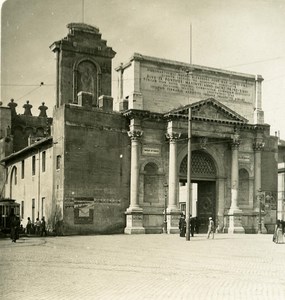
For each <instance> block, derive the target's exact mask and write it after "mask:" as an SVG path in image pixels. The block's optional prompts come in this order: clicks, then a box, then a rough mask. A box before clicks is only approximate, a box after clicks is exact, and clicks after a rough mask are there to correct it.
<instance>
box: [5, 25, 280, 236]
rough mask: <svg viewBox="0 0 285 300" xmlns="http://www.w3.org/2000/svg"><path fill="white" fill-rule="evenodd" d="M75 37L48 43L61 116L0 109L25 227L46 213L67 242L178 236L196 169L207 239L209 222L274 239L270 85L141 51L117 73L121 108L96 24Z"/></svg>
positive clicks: (10, 192)
mask: <svg viewBox="0 0 285 300" xmlns="http://www.w3.org/2000/svg"><path fill="white" fill-rule="evenodd" d="M68 29H69V33H68V35H67V37H65V38H64V39H62V40H60V41H57V42H55V43H53V44H52V45H51V50H52V51H53V52H54V53H55V54H56V64H57V68H56V99H55V107H54V109H53V117H52V118H48V117H47V116H46V115H44V113H43V111H46V109H47V107H46V106H45V105H44V104H43V105H42V107H41V108H40V116H38V117H34V116H31V114H30V113H29V112H30V111H31V108H29V107H25V108H24V109H25V111H24V114H23V115H18V114H17V113H16V106H15V105H16V104H15V103H14V102H13V101H12V102H10V104H9V106H8V107H4V106H1V107H0V114H1V117H2V116H3V118H1V119H0V129H1V140H0V145H1V147H0V149H1V150H0V151H1V153H0V155H1V167H2V171H3V172H2V182H4V186H3V193H2V195H4V196H6V197H11V198H14V199H17V201H18V202H19V203H21V207H22V219H23V223H24V222H25V220H26V219H27V217H31V218H32V220H35V218H36V217H39V218H41V217H42V216H45V218H46V220H47V224H48V226H49V228H50V230H55V229H57V228H58V227H59V226H60V230H61V231H63V233H64V234H87V233H122V232H125V233H127V234H136V233H161V232H162V231H163V228H164V226H165V223H166V225H167V228H166V230H167V232H168V233H177V232H178V219H179V215H180V212H181V211H185V201H186V190H187V188H189V186H188V184H187V170H188V167H190V168H191V170H190V171H191V178H192V180H191V190H192V203H191V205H190V210H191V214H192V216H195V217H198V218H199V219H200V223H201V232H203V231H205V230H206V228H207V222H208V218H209V217H210V216H211V217H213V219H214V221H215V224H216V227H217V230H218V231H219V232H229V233H255V232H258V231H259V232H267V231H271V230H272V229H271V228H272V224H274V223H275V221H276V203H277V173H278V171H277V162H278V139H277V137H274V136H270V126H269V125H268V124H264V118H263V111H262V95H261V90H262V81H263V79H262V77H261V76H259V75H257V76H254V75H249V74H241V73H236V72H230V71H225V70H220V69H214V68H208V67H203V66H197V65H192V64H191V65H189V64H186V63H182V62H177V61H171V60H165V59H160V58H154V57H149V56H144V55H141V54H137V53H135V54H134V55H133V57H132V58H131V59H130V61H129V62H127V63H125V64H121V65H120V66H118V67H117V68H116V71H117V76H118V91H117V95H115V96H114V99H113V98H112V95H111V87H112V76H111V73H112V72H111V71H112V58H113V57H114V56H115V52H114V51H113V50H112V48H111V47H109V46H107V43H106V41H105V40H103V39H102V38H101V33H100V32H99V29H98V28H96V27H93V26H89V25H86V24H81V23H80V24H78V23H72V24H69V25H68ZM27 105H30V104H29V103H27ZM25 120H26V121H25ZM25 122H26V123H25ZM29 128H30V129H29ZM40 129H41V130H40ZM17 132H19V133H22V134H18V135H17ZM189 132H190V138H191V148H192V152H191V164H190V165H189V164H188V163H187V153H188V152H187V151H188V150H187V149H188V148H187V145H188V138H189V136H188V135H189ZM23 133H25V134H23ZM265 194H266V195H270V200H267V203H266V205H263V204H264V201H263V200H262V199H263V196H262V195H265ZM266 195H265V196H266Z"/></svg>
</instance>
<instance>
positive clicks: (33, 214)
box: [32, 199, 36, 223]
mask: <svg viewBox="0 0 285 300" xmlns="http://www.w3.org/2000/svg"><path fill="white" fill-rule="evenodd" d="M35 202H36V201H35V199H32V223H34V222H35Z"/></svg>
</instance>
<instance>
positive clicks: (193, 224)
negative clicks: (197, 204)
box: [190, 217, 195, 236]
mask: <svg viewBox="0 0 285 300" xmlns="http://www.w3.org/2000/svg"><path fill="white" fill-rule="evenodd" d="M194 231H195V218H192V217H191V218H190V232H191V236H194Z"/></svg>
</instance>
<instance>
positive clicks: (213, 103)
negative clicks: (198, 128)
mask: <svg viewBox="0 0 285 300" xmlns="http://www.w3.org/2000/svg"><path fill="white" fill-rule="evenodd" d="M189 107H191V114H192V118H193V119H201V120H205V121H216V122H233V123H236V122H238V123H247V122H248V121H247V119H245V118H244V117H242V116H241V115H240V114H238V113H236V112H235V111H233V110H231V109H230V108H228V107H227V106H225V105H224V104H222V103H221V102H219V101H217V100H215V99H213V98H210V99H206V100H202V101H199V102H195V103H192V104H190V105H186V106H183V107H181V108H178V109H175V110H172V111H170V112H169V113H168V114H167V115H168V116H183V115H185V116H186V115H187V114H188V109H189Z"/></svg>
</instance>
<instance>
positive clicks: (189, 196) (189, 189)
mask: <svg viewBox="0 0 285 300" xmlns="http://www.w3.org/2000/svg"><path fill="white" fill-rule="evenodd" d="M191 132H192V111H191V107H190V106H189V108H188V154H187V199H186V241H190V207H191V203H192V185H191Z"/></svg>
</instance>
